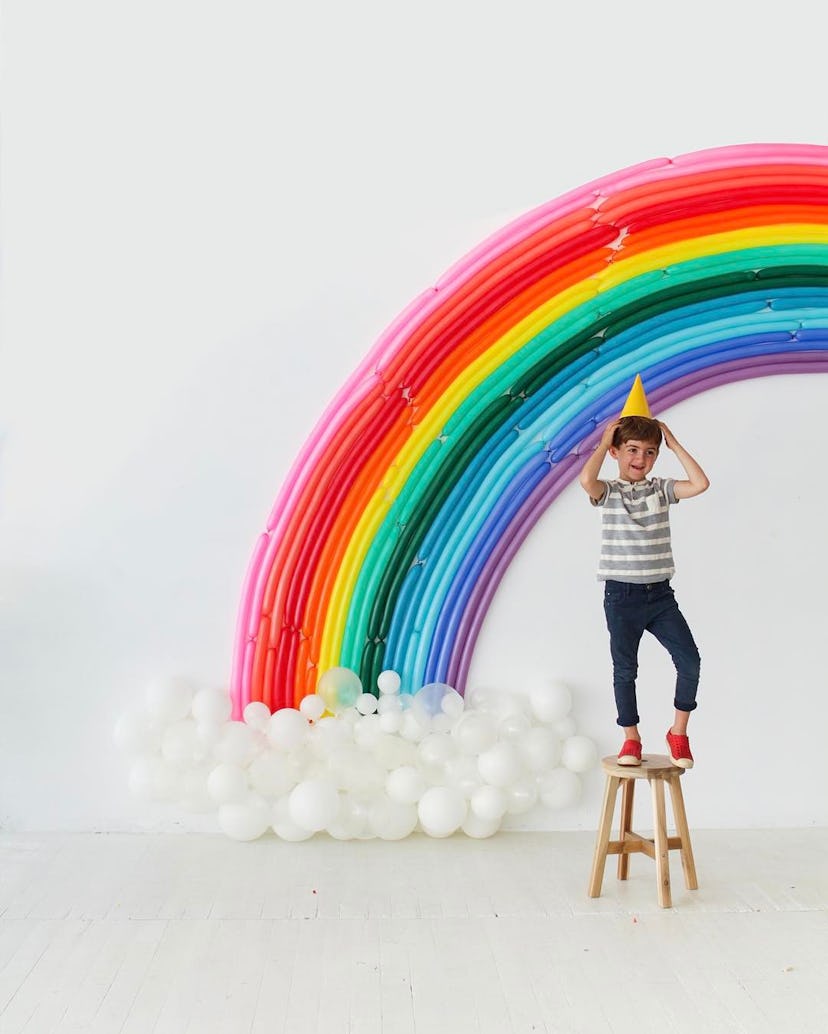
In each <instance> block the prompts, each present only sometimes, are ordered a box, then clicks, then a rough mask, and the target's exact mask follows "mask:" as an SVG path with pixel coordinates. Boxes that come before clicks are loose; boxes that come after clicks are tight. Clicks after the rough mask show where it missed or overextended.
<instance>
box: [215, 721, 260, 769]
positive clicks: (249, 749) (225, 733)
mask: <svg viewBox="0 0 828 1034" xmlns="http://www.w3.org/2000/svg"><path fill="white" fill-rule="evenodd" d="M266 742H267V741H266V740H265V738H264V735H263V734H262V733H260V732H258V731H257V730H256V729H253V728H252V727H251V726H249V725H245V724H244V722H227V723H226V724H225V725H224V726H222V730H221V735H220V736H219V739H218V743H216V745H215V747H214V753H215V756H216V759H217V760H218V761H226V762H227V763H228V764H231V765H249V764H250V762H251V761H252V760H253V758H254V757H255V756H256V755H257V754H259V753H260V752H261V751H262V750H263V749H264V747H265V744H266Z"/></svg>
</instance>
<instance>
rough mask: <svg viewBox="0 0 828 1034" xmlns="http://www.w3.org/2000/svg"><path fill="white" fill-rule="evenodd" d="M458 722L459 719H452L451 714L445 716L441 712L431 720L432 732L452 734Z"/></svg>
mask: <svg viewBox="0 0 828 1034" xmlns="http://www.w3.org/2000/svg"><path fill="white" fill-rule="evenodd" d="M458 721H459V719H457V718H452V716H451V715H450V714H444V713H443V712H442V711H441V712H440V713H439V714H436V715H434V717H433V718H432V719H431V730H432V732H451V730H452V729H453V728H454V726H455V725H457V722H458Z"/></svg>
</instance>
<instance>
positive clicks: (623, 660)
mask: <svg viewBox="0 0 828 1034" xmlns="http://www.w3.org/2000/svg"><path fill="white" fill-rule="evenodd" d="M604 613H605V614H606V616H607V628H608V629H609V634H610V653H611V654H612V684H613V688H614V690H615V705H616V707H617V708H618V724H619V725H620V726H622V727H625V728H626V727H628V726H631V725H638V722H639V717H638V703H637V701H636V696H635V679H636V676H637V675H638V645H639V643H640V642H641V637H642V635H643V634H644V633H645V632H650V633H651V634H652V635H654V636H655V637H656V639H657V640H658V641H659V642H660V643H661V645H662V646H663V647H664V648H665V649H666V650H668V651H669V653H670V656H671V657H672V658H673V664H674V665H675V666H676V695H675V699H674V706H675V707H676V708H677V710H679V711H694V710H695V709H696V690H697V689H698V685H699V669H700V660H699V651H698V648H697V646H696V644H695V642H694V640H693V634H692V632H691V631H690V628H689V626H688V624H687V622H686V621H685V620H684V615H683V614H682V613H681V611H680V610H679V608H678V603H676V598H675V596H674V595H673V590H672V588H671V586H670V583H669V582H653V583H651V584H650V585H637V584H634V583H632V582H612V581H608V582H605V583H604Z"/></svg>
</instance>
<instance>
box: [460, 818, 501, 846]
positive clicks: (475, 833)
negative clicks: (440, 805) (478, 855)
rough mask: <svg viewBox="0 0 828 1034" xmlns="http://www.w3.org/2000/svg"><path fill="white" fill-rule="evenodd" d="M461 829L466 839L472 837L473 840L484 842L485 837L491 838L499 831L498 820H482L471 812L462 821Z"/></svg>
mask: <svg viewBox="0 0 828 1034" xmlns="http://www.w3.org/2000/svg"><path fill="white" fill-rule="evenodd" d="M461 828H462V830H463V832H464V833H465V834H466V836H467V837H473V838H474V839H475V840H485V839H486V837H490V836H493V835H494V834H495V833H497V831H498V830H499V829H500V819H499V818H497V819H483V818H481V817H480V816H479V815H476V814H475V813H474V812H473V811H470V812H469V813H468V815H467V816H466V817H465V819H463V825H462V827H461Z"/></svg>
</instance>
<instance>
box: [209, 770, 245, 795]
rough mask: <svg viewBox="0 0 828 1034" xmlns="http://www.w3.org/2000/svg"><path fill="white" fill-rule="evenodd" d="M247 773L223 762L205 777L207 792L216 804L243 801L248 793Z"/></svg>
mask: <svg viewBox="0 0 828 1034" xmlns="http://www.w3.org/2000/svg"><path fill="white" fill-rule="evenodd" d="M248 790H249V786H248V783H247V773H246V772H245V770H244V769H243V768H241V766H239V765H231V764H228V763H227V762H223V763H222V764H220V765H216V767H215V768H214V769H213V770H212V772H210V774H209V776H208V777H207V792H208V793H209V794H210V796H211V797H212V798H213V800H214V801H215V802H216V804H231V803H235V802H237V801H241V800H243V799H244V798H245V797H246V796H247V793H248Z"/></svg>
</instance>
